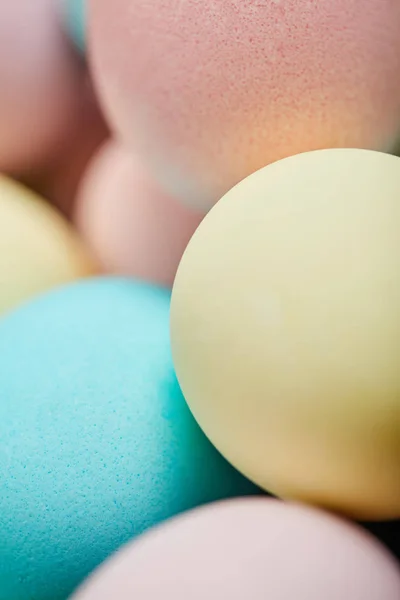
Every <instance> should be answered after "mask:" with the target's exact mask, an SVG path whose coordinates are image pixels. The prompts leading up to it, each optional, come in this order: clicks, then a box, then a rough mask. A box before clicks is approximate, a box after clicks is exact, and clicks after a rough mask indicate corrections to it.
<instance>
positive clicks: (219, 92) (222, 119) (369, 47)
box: [89, 0, 400, 209]
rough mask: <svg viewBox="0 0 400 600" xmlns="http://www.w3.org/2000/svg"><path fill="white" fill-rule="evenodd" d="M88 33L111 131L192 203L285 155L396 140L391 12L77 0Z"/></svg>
mask: <svg viewBox="0 0 400 600" xmlns="http://www.w3.org/2000/svg"><path fill="white" fill-rule="evenodd" d="M89 24H90V27H89V46H90V50H91V60H92V65H93V68H94V75H95V79H96V81H97V85H98V90H99V93H100V96H101V98H102V101H103V104H104V107H105V110H106V112H107V116H108V119H109V121H110V124H111V126H112V128H113V129H114V131H115V132H116V133H117V134H118V136H120V137H121V138H122V139H123V140H125V141H126V142H127V143H130V144H131V145H132V147H134V148H137V149H138V151H139V152H140V153H141V154H143V158H145V159H146V161H148V164H149V165H150V166H151V168H152V171H153V175H154V177H157V178H158V180H159V182H160V183H161V184H162V186H163V187H164V188H165V189H166V190H167V191H168V192H169V193H171V194H173V195H174V196H176V197H179V198H181V199H182V201H184V202H187V203H189V204H191V205H194V206H197V207H201V208H204V209H207V208H209V207H210V206H211V205H212V204H213V203H214V202H216V201H217V200H218V199H219V198H220V197H221V196H222V195H223V194H224V193H225V192H227V191H228V189H230V188H231V187H232V186H233V185H234V184H236V183H237V182H238V181H240V180H241V179H243V178H244V177H245V176H247V175H249V174H250V173H252V172H254V171H256V170H257V169H259V168H261V167H263V166H265V165H267V164H269V163H271V162H273V161H275V160H278V159H280V158H284V157H286V156H289V155H293V154H296V153H299V152H303V151H307V150H314V149H319V148H325V147H361V148H364V147H365V148H372V149H377V150H391V149H392V148H394V145H395V142H396V140H397V139H398V138H399V134H400V77H399V73H400V36H399V31H400V3H399V2H394V1H393V0H352V1H351V2H349V0H320V1H319V2H305V1H304V0H280V1H277V0H275V1H270V2H259V3H255V2H243V1H241V0H235V1H231V2H221V1H220V0H186V1H185V2H173V1H171V0H155V1H153V2H149V1H148V0H113V2H110V1H109V0H89Z"/></svg>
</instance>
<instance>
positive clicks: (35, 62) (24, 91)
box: [0, 0, 83, 174]
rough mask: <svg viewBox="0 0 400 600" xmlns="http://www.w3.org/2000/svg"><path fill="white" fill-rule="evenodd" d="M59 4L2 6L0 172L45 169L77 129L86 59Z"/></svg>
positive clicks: (40, 0) (39, 0) (41, 1)
mask: <svg viewBox="0 0 400 600" xmlns="http://www.w3.org/2000/svg"><path fill="white" fill-rule="evenodd" d="M59 12H60V11H59V6H58V1H57V0H34V1H33V0H13V1H2V2H1V7H0V90H1V91H0V171H7V172H11V173H18V174H19V173H24V174H25V173H26V172H31V171H32V170H36V169H38V168H41V167H42V166H43V165H44V164H45V163H46V161H48V160H50V159H51V158H52V157H53V155H54V153H56V152H58V151H59V148H60V147H62V145H63V142H64V139H65V137H66V136H68V131H69V128H70V127H71V126H73V123H74V119H75V115H76V109H77V105H78V104H79V101H80V93H81V88H82V83H83V72H82V66H81V61H80V60H79V58H78V56H77V55H76V53H75V52H74V49H73V47H72V44H69V42H68V39H67V37H66V35H64V34H63V31H62V25H61V15H60V14H59Z"/></svg>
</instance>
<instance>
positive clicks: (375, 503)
mask: <svg viewBox="0 0 400 600" xmlns="http://www.w3.org/2000/svg"><path fill="white" fill-rule="evenodd" d="M171 320H172V325H171V326H172V345H173V354H174V360H175V366H176V369H177V374H178V378H179V380H180V383H181V386H182V390H183V393H184V395H185V397H186V399H187V401H188V403H189V405H190V407H191V409H192V411H193V413H194V415H195V417H196V418H197V419H198V421H199V423H200V425H201V426H202V428H203V429H204V431H205V432H206V434H207V435H208V436H209V437H210V439H211V441H213V442H214V443H215V445H216V446H217V448H218V449H219V450H220V451H221V452H222V453H223V454H224V455H225V456H226V457H227V458H228V459H229V460H230V461H231V462H232V463H233V464H234V465H235V466H236V467H237V468H239V470H241V471H242V472H244V473H245V474H246V475H247V476H248V477H250V478H251V479H252V480H254V481H255V482H257V483H258V484H259V485H261V486H262V487H264V488H266V489H267V490H270V491H272V492H274V493H276V494H277V495H280V496H282V497H285V498H292V499H297V500H300V501H306V502H310V503H313V504H317V505H321V506H323V507H328V508H330V509H334V510H336V511H339V512H343V513H345V514H348V515H351V516H354V517H357V518H362V519H371V520H380V519H386V518H392V517H399V516H400V159H399V158H397V157H394V156H389V155H385V154H381V153H378V152H372V151H366V150H350V149H347V150H323V151H316V152H310V153H306V154H301V155H298V156H294V157H291V158H288V159H285V160H282V161H280V162H277V163H275V164H273V165H270V166H268V167H266V168H264V169H262V170H260V171H258V172H257V173H255V174H253V175H252V176H250V177H248V178H247V179H245V180H244V181H242V182H241V183H240V184H238V185H237V186H236V187H235V188H233V189H232V190H231V191H230V192H229V193H228V194H227V195H226V196H225V197H224V198H223V199H222V200H221V201H220V202H219V203H218V204H217V205H216V206H215V208H213V209H212V211H211V212H210V213H209V215H208V216H207V217H206V218H205V220H204V221H203V222H202V224H201V225H200V227H199V229H198V230H197V232H196V233H195V235H194V237H193V238H192V240H191V242H190V243H189V246H188V248H187V250H186V252H185V254H184V256H183V259H182V261H181V264H180V267H179V269H178V274H177V277H176V281H175V286H174V291H173V299H172V316H171Z"/></svg>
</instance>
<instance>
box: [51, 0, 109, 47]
mask: <svg viewBox="0 0 400 600" xmlns="http://www.w3.org/2000/svg"><path fill="white" fill-rule="evenodd" d="M110 1H111V2H112V0H110ZM61 2H62V4H63V9H64V16H65V20H66V24H67V30H68V33H69V35H70V36H71V38H72V41H73V42H74V44H75V45H76V46H77V47H78V48H79V50H81V51H82V52H83V51H84V50H85V46H86V0H61Z"/></svg>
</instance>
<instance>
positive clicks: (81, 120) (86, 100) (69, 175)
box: [30, 77, 108, 217]
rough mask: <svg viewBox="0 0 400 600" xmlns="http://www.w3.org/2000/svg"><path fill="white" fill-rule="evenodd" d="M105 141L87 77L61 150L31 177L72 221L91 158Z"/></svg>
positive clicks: (42, 191)
mask: <svg viewBox="0 0 400 600" xmlns="http://www.w3.org/2000/svg"><path fill="white" fill-rule="evenodd" d="M107 137H108V128H107V126H106V124H105V122H104V119H103V115H102V113H101V111H100V110H99V106H98V103H97V99H96V97H95V94H94V91H93V87H92V85H91V81H90V79H89V77H88V78H87V80H86V85H85V86H83V88H82V92H81V101H80V106H79V109H78V110H77V111H76V116H75V121H74V125H73V127H71V128H70V131H69V133H68V136H66V138H65V140H64V144H63V147H62V148H60V149H59V150H60V151H59V152H57V153H55V154H54V156H53V157H52V159H51V160H49V161H47V163H46V165H45V166H44V168H43V169H41V170H40V171H39V172H38V173H35V174H34V177H32V181H31V182H30V183H31V185H33V186H34V187H35V189H38V190H39V191H40V193H41V194H42V195H43V196H44V197H45V198H46V199H48V200H49V201H50V202H52V203H53V204H55V205H56V206H57V207H58V208H59V209H60V210H61V211H62V212H63V213H64V214H66V215H67V216H68V217H72V214H73V212H74V209H75V205H76V197H77V193H78V189H79V187H80V185H81V181H82V178H83V176H84V173H85V171H86V169H87V167H88V165H89V163H90V161H91V160H92V158H93V156H94V155H95V153H96V152H97V150H98V149H99V148H100V146H101V145H102V144H103V143H104V141H105V140H106V139H107Z"/></svg>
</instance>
